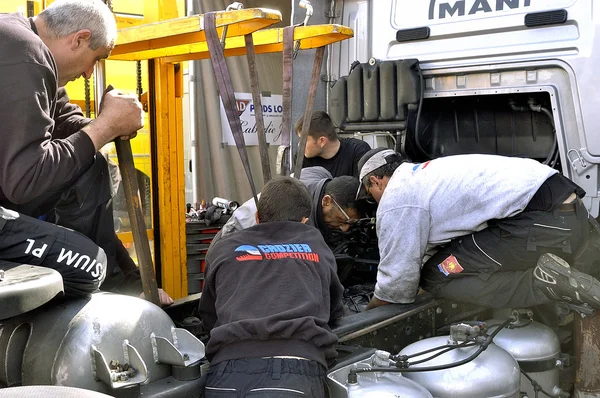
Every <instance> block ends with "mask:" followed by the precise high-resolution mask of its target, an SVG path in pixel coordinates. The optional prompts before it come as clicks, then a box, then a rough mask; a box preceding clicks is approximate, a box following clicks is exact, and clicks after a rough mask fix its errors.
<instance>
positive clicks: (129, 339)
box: [0, 293, 204, 397]
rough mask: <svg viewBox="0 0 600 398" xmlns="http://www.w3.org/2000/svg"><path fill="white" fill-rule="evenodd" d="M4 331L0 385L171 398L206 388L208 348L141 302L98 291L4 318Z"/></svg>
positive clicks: (0, 340)
mask: <svg viewBox="0 0 600 398" xmlns="http://www.w3.org/2000/svg"><path fill="white" fill-rule="evenodd" d="M0 329H2V334H1V335H0V363H2V364H3V366H2V367H0V387H11V386H16V385H24V386H28V385H62V386H66V387H77V388H84V389H87V390H92V391H97V392H101V393H105V394H109V395H115V394H117V393H119V392H120V391H121V390H123V389H127V392H128V396H134V397H135V396H141V395H143V396H144V397H154V396H161V397H172V396H174V395H173V394H174V392H175V391H177V393H178V394H182V393H187V394H193V392H195V391H198V389H199V388H200V385H201V379H200V365H201V362H202V358H203V357H204V345H203V344H202V342H201V341H200V340H198V339H197V338H195V337H194V336H193V335H192V334H191V333H189V332H188V331H186V330H184V329H178V328H175V325H174V324H173V322H172V321H171V319H170V318H169V316H168V315H167V314H166V313H165V312H164V311H163V310H161V309H160V308H159V307H157V306H156V305H154V304H152V303H150V302H148V301H146V300H142V299H139V298H135V297H129V296H123V295H117V294H111V293H95V294H92V295H91V296H90V297H86V298H79V299H71V300H63V301H61V302H50V303H48V304H46V305H44V306H42V307H40V308H38V309H36V310H34V311H31V312H28V313H25V314H22V315H19V316H16V317H13V318H9V319H6V320H3V321H2V322H0ZM129 392H131V393H132V394H129ZM179 396H181V395H179Z"/></svg>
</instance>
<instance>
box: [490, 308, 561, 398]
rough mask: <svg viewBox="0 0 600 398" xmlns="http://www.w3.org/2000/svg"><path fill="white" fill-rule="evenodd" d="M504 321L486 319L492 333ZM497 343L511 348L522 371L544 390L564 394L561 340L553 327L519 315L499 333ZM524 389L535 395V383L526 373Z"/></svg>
mask: <svg viewBox="0 0 600 398" xmlns="http://www.w3.org/2000/svg"><path fill="white" fill-rule="evenodd" d="M502 322H503V321H502V320H497V319H491V320H489V321H486V324H487V325H488V327H489V331H488V332H489V333H492V332H493V331H494V330H495V329H496V326H495V325H499V324H501V323H502ZM494 343H495V344H496V345H498V346H499V347H502V348H503V349H505V350H506V351H508V352H509V353H510V354H511V355H512V356H513V357H514V358H515V359H516V360H517V362H518V363H519V366H520V368H521V370H522V371H523V372H526V373H527V375H529V377H531V378H532V379H533V380H535V381H536V382H537V383H539V385H540V386H541V387H542V388H543V389H544V391H546V392H548V393H549V394H552V395H553V396H558V395H559V394H561V393H563V391H562V390H561V389H560V388H559V386H558V384H559V370H558V366H559V365H560V341H559V340H558V337H557V336H556V333H554V331H553V330H552V329H551V328H549V327H548V326H546V325H543V324H541V323H538V322H535V321H530V320H525V319H521V318H519V320H518V321H517V322H516V323H514V324H513V325H512V327H511V328H510V329H507V328H504V329H502V330H501V331H500V332H498V334H497V335H496V337H494ZM521 391H522V392H526V393H527V396H529V397H531V398H533V397H535V390H534V388H533V385H531V382H530V381H529V380H528V379H527V378H526V377H525V376H522V377H521ZM538 395H539V394H538Z"/></svg>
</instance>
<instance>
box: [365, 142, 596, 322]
mask: <svg viewBox="0 0 600 398" xmlns="http://www.w3.org/2000/svg"><path fill="white" fill-rule="evenodd" d="M359 166H360V167H361V171H360V180H361V183H362V187H361V189H360V190H359V193H358V195H357V196H360V195H361V194H363V195H364V194H367V195H369V196H371V197H372V198H373V199H375V200H376V201H377V202H378V203H379V206H378V209H377V236H378V240H379V252H380V257H381V261H380V264H379V269H378V274H377V284H376V286H375V292H374V297H373V299H372V300H371V302H370V304H369V308H373V307H377V306H380V305H384V304H388V303H411V302H413V301H414V299H415V296H416V294H417V291H418V289H419V285H421V287H422V288H423V289H425V290H426V291H428V292H430V293H431V294H433V295H434V296H437V297H444V298H449V299H452V300H457V301H463V302H470V303H474V304H479V305H484V306H488V307H492V308H506V307H529V306H534V305H539V304H544V303H547V302H549V301H551V300H559V301H566V302H569V303H570V304H572V305H573V304H574V305H577V306H579V308H580V309H584V310H586V309H589V310H591V309H592V308H593V309H598V308H600V283H599V282H598V281H597V280H596V279H594V278H593V277H591V276H589V275H587V274H583V273H581V272H579V271H577V270H575V269H572V268H571V267H569V265H568V263H567V262H566V261H565V260H567V261H574V260H575V259H576V258H577V256H578V255H579V254H580V253H581V252H582V250H583V249H585V243H586V242H587V239H588V234H589V232H590V223H589V220H588V217H589V215H588V212H587V210H586V208H585V207H584V206H583V204H582V202H581V200H580V198H581V197H583V196H584V195H585V192H584V191H583V190H582V189H581V188H580V187H579V186H577V185H576V184H574V183H573V182H572V181H570V180H569V179H567V178H565V177H564V176H562V175H561V174H558V172H557V171H556V170H554V169H552V168H550V167H548V166H545V165H542V164H540V163H538V162H536V161H534V160H531V159H521V158H508V157H502V156H494V155H458V156H448V157H443V158H438V159H435V160H432V161H428V162H425V163H420V164H413V163H409V162H406V161H403V159H402V158H401V157H400V155H399V154H397V153H395V152H394V151H392V150H389V149H384V148H378V149H375V150H371V151H369V152H367V153H366V154H365V155H364V156H363V158H361V160H360V162H359ZM585 307H588V308H585Z"/></svg>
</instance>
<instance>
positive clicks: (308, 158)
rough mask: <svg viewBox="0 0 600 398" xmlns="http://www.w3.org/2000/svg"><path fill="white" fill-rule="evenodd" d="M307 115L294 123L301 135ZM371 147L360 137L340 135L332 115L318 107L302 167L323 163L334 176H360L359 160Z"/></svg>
mask: <svg viewBox="0 0 600 398" xmlns="http://www.w3.org/2000/svg"><path fill="white" fill-rule="evenodd" d="M303 119H304V117H302V118H300V119H298V120H297V121H296V124H295V125H294V131H295V132H296V134H298V136H300V134H301V133H302V124H303ZM369 149H371V147H370V146H369V144H367V143H366V142H364V141H361V140H357V139H356V138H341V139H340V138H338V136H337V133H336V132H335V126H334V125H333V122H332V121H331V118H330V117H329V115H328V114H327V113H326V112H323V111H315V112H313V114H312V118H311V120H310V128H309V130H308V137H307V140H306V148H305V150H304V161H303V163H302V167H312V166H321V167H324V168H325V169H327V170H328V171H329V172H330V173H331V175H332V176H333V177H339V176H346V175H348V176H354V177H358V167H357V164H358V161H359V159H360V158H361V157H362V155H364V154H365V153H367V151H368V150H369Z"/></svg>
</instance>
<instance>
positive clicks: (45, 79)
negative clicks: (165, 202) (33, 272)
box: [0, 0, 143, 295]
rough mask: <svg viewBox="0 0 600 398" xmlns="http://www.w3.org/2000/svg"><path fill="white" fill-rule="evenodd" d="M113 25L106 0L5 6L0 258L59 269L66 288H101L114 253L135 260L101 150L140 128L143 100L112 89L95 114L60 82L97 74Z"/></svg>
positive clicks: (0, 42)
mask: <svg viewBox="0 0 600 398" xmlns="http://www.w3.org/2000/svg"><path fill="white" fill-rule="evenodd" d="M116 33H117V31H116V23H115V19H114V16H113V15H112V13H111V12H110V10H109V9H108V7H107V6H106V5H105V4H104V3H103V2H102V1H101V0H58V1H56V2H54V3H52V4H51V5H50V6H49V7H47V8H46V9H45V10H44V11H43V12H42V13H40V14H39V15H38V16H36V17H33V18H25V17H24V16H23V15H21V14H19V13H15V14H7V15H0V54H2V57H1V59H0V126H1V128H0V138H1V139H2V144H0V261H6V262H8V263H9V266H10V263H14V264H18V263H26V264H32V265H41V266H46V267H50V268H54V269H56V270H57V271H59V272H60V273H61V274H62V277H63V282H64V285H65V293H66V294H67V295H79V294H86V293H89V292H91V291H94V290H95V289H97V288H98V286H99V285H100V283H101V282H102V280H103V279H104V275H105V271H106V267H107V266H108V270H109V272H110V270H111V268H112V267H113V266H114V265H115V264H116V263H117V257H120V258H121V259H122V261H121V263H120V265H122V264H129V265H131V264H132V262H131V259H130V258H129V256H128V255H127V254H126V251H125V252H124V248H123V247H122V245H121V243H120V241H118V239H117V238H116V235H115V233H114V226H113V220H112V208H111V194H110V192H111V190H110V187H109V184H110V179H109V173H108V168H107V165H106V161H105V160H104V159H103V158H102V156H100V154H99V153H98V152H97V151H98V150H99V149H100V148H101V147H102V146H104V145H105V144H106V143H108V142H110V141H112V140H114V139H115V138H119V137H120V138H121V139H129V138H131V137H133V136H135V132H136V131H137V130H138V129H140V128H141V127H142V126H143V111H142V109H141V105H140V103H139V102H138V101H137V100H136V98H135V97H134V96H127V95H122V94H120V93H118V92H117V91H114V92H111V93H107V94H105V95H104V97H103V101H102V114H101V115H100V116H98V117H97V118H96V120H95V121H94V122H93V123H91V124H90V121H91V120H90V119H86V118H84V117H83V115H82V113H81V109H79V107H77V106H75V105H72V104H70V103H69V98H68V97H67V94H66V91H65V90H64V88H63V86H64V85H65V84H67V83H68V82H69V81H72V80H76V79H77V78H79V77H84V78H90V77H91V75H92V73H93V70H94V65H95V64H96V62H97V61H98V60H100V59H104V58H107V57H108V55H109V54H110V52H111V50H112V48H113V47H114V43H115V38H116ZM29 216H30V217H29ZM40 219H41V220H45V221H48V222H44V221H40ZM58 225H60V226H63V227H67V228H69V229H65V228H61V227H59V226H58ZM70 229H73V230H75V231H77V232H79V233H77V232H73V231H71V230H70ZM81 234H83V235H84V236H81ZM88 238H89V239H88Z"/></svg>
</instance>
